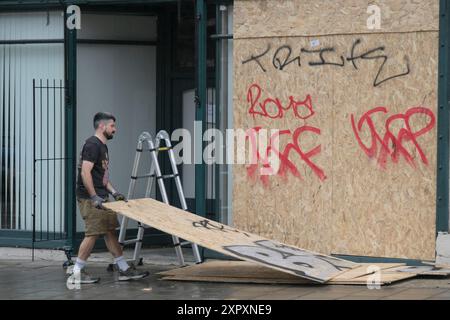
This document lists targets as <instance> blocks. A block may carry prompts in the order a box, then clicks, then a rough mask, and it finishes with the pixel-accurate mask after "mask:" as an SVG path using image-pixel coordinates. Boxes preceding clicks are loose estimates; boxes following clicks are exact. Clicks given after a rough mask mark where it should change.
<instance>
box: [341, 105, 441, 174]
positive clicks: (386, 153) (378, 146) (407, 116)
mask: <svg viewBox="0 0 450 320" xmlns="http://www.w3.org/2000/svg"><path fill="white" fill-rule="evenodd" d="M380 113H381V114H387V113H388V110H387V108H385V107H376V108H374V109H372V110H369V111H367V112H366V113H364V114H363V115H362V116H361V118H360V119H359V121H358V122H357V123H356V121H355V116H354V115H353V114H352V115H350V121H351V124H352V128H353V132H354V134H355V137H356V140H357V141H358V144H359V146H360V147H361V149H362V150H363V151H364V153H366V154H367V156H369V157H370V158H375V159H377V163H378V165H379V166H380V167H381V168H382V169H385V168H386V164H387V160H388V158H389V157H390V158H391V159H392V161H393V163H397V162H398V160H399V158H400V157H403V158H404V159H405V160H406V162H407V163H408V164H409V165H411V166H412V167H416V161H415V159H414V156H413V154H412V153H411V152H410V151H408V149H407V148H406V146H405V143H408V142H409V143H411V144H412V145H411V146H413V148H414V149H415V150H416V151H417V153H418V154H419V156H420V159H421V161H422V162H423V163H424V164H425V165H428V159H427V157H426V155H425V153H424V151H423V150H422V148H421V146H420V144H419V142H418V141H417V138H419V137H420V136H422V135H424V134H426V133H427V132H429V131H430V130H432V129H433V127H434V126H435V123H436V119H435V116H434V114H433V112H432V111H431V110H430V109H428V108H425V107H413V108H410V109H408V110H407V111H406V112H405V113H404V114H394V115H392V116H390V117H388V118H387V120H386V122H385V123H384V134H383V133H381V134H380V132H378V131H377V129H376V127H375V123H374V119H373V117H374V116H375V115H376V114H380ZM413 116H423V117H426V118H427V120H428V121H427V122H426V124H425V125H424V126H422V127H421V128H418V129H416V130H413V129H412V128H411V118H412V117H413ZM397 121H401V123H402V128H401V129H400V130H399V131H398V133H397V134H395V133H394V132H393V124H394V123H396V122H397ZM363 125H366V127H367V129H368V130H369V134H370V137H371V142H370V145H366V144H365V143H364V142H363V141H362V139H361V131H362V129H363Z"/></svg>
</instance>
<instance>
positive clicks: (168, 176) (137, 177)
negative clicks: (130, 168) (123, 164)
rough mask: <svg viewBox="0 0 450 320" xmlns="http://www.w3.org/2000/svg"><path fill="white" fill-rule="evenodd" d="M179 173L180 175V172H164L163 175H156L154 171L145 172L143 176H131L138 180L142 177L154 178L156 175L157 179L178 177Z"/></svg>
mask: <svg viewBox="0 0 450 320" xmlns="http://www.w3.org/2000/svg"><path fill="white" fill-rule="evenodd" d="M179 175H180V174H179V173H176V174H163V175H162V176H156V175H155V174H154V173H152V174H145V175H143V176H131V179H133V180H137V179H142V178H154V177H156V179H171V178H176V177H178V176H179Z"/></svg>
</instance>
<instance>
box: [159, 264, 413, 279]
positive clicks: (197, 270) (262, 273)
mask: <svg viewBox="0 0 450 320" xmlns="http://www.w3.org/2000/svg"><path fill="white" fill-rule="evenodd" d="M402 266H403V267H404V266H405V265H404V264H402V263H378V264H362V265H361V266H359V267H356V268H354V269H352V270H349V271H346V272H344V273H341V274H340V275H338V276H336V277H334V278H333V279H332V280H331V281H334V282H336V281H346V280H352V279H354V278H358V277H361V276H365V275H368V274H371V273H374V272H375V271H376V270H375V269H374V268H373V267H376V268H377V270H383V271H384V270H391V269H392V268H397V267H402ZM159 274H160V275H163V276H190V277H192V276H200V277H226V278H249V277H251V278H252V279H254V278H263V279H285V280H291V279H293V278H294V277H293V276H292V275H291V274H287V273H283V272H279V271H278V270H273V269H270V268H267V267H265V266H259V265H257V264H255V263H253V262H247V261H220V260H219V261H207V262H205V263H201V264H196V265H192V266H187V267H182V268H176V269H172V270H167V271H163V272H160V273H159Z"/></svg>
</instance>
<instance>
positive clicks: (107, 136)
mask: <svg viewBox="0 0 450 320" xmlns="http://www.w3.org/2000/svg"><path fill="white" fill-rule="evenodd" d="M103 136H104V137H105V138H106V139H108V140H111V139H112V138H114V135H113V134H112V133H111V134H109V133H107V132H106V131H105V132H103Z"/></svg>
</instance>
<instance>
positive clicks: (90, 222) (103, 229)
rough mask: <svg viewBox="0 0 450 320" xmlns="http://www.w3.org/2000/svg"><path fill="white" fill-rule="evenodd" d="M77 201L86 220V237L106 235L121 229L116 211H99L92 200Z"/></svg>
mask: <svg viewBox="0 0 450 320" xmlns="http://www.w3.org/2000/svg"><path fill="white" fill-rule="evenodd" d="M77 201H78V206H79V208H80V213H81V217H82V218H83V220H84V225H85V231H84V233H85V235H86V236H98V235H104V234H106V233H107V232H108V231H112V230H115V229H116V228H118V227H119V222H118V220H117V214H116V213H115V212H114V211H112V210H109V209H97V208H96V207H94V204H93V202H92V201H91V200H90V199H77ZM106 201H108V200H106Z"/></svg>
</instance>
